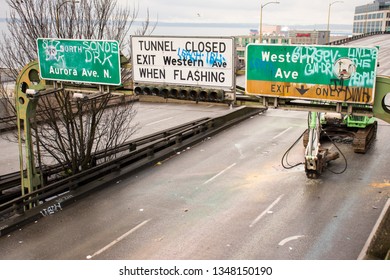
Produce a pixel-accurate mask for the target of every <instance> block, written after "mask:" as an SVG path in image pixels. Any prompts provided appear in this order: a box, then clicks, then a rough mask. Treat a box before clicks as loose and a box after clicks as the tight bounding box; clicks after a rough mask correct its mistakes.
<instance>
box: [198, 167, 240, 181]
mask: <svg viewBox="0 0 390 280" xmlns="http://www.w3.org/2000/svg"><path fill="white" fill-rule="evenodd" d="M236 164H237V163H233V164H232V165H230V166H228V167H226V168H225V169H224V170H222V171H221V172H219V173H218V174H217V175H215V176H213V177H211V178H210V179H208V180H207V181H206V182H204V183H203V185H206V184H208V183H210V182H211V181H213V180H215V179H216V178H218V177H219V176H221V175H222V174H223V173H225V172H226V171H228V170H229V169H230V168H232V167H234V166H235V165H236Z"/></svg>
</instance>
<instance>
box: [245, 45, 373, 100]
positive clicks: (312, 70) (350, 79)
mask: <svg viewBox="0 0 390 280" xmlns="http://www.w3.org/2000/svg"><path fill="white" fill-rule="evenodd" d="M246 55H247V57H246V63H247V69H246V90H247V94H253V95H265V96H267V95H268V96H275V97H287V98H299V99H310V100H320V101H332V102H333V101H335V102H340V101H341V102H347V103H348V102H350V103H363V104H372V103H373V102H374V87H375V79H376V66H377V58H378V48H376V47H369V48H366V47H347V46H317V45H315V46H309V45H299V46H292V45H263V44H250V45H248V46H247V52H246Z"/></svg>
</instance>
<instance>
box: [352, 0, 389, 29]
mask: <svg viewBox="0 0 390 280" xmlns="http://www.w3.org/2000/svg"><path fill="white" fill-rule="evenodd" d="M377 31H390V1H389V0H375V1H374V2H373V3H370V4H366V5H362V6H357V7H356V8H355V16H354V20H353V35H359V34H363V33H370V32H377Z"/></svg>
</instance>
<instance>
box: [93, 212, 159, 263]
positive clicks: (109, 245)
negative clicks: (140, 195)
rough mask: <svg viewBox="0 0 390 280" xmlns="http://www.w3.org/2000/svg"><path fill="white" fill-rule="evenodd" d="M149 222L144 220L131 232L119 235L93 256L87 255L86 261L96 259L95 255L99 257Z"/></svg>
mask: <svg viewBox="0 0 390 280" xmlns="http://www.w3.org/2000/svg"><path fill="white" fill-rule="evenodd" d="M150 221H151V219H149V220H146V221H143V222H142V223H140V224H139V225H138V226H136V227H134V228H132V229H131V230H129V231H128V232H126V233H125V234H123V235H121V236H120V237H118V238H117V239H115V240H114V241H112V242H111V243H110V244H107V245H106V246H104V247H103V248H102V249H100V250H99V251H96V252H95V253H94V254H92V255H88V256H87V259H92V258H94V257H96V256H97V255H100V254H101V253H103V252H104V251H106V250H108V249H109V248H111V247H112V246H114V245H115V244H117V243H118V242H120V241H121V240H123V239H124V238H126V237H127V236H128V235H130V234H132V233H133V232H135V231H136V230H138V229H140V228H141V227H143V226H144V225H146V224H147V223H149V222H150Z"/></svg>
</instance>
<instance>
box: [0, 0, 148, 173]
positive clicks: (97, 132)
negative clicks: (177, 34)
mask: <svg viewBox="0 0 390 280" xmlns="http://www.w3.org/2000/svg"><path fill="white" fill-rule="evenodd" d="M7 3H8V4H9V6H10V15H9V18H8V20H7V24H8V29H9V31H10V32H9V35H7V34H5V33H3V41H2V42H0V63H1V64H2V66H3V67H5V68H7V69H9V71H10V73H11V76H12V77H13V78H14V79H15V80H16V78H17V76H18V73H19V71H20V69H21V68H22V67H23V66H25V65H26V64H27V63H29V62H30V61H32V60H35V59H36V58H37V47H36V39H37V38H70V39H96V40H98V39H105V40H116V41H118V42H119V44H120V49H121V50H122V52H125V53H128V54H129V53H130V45H129V42H130V40H129V39H130V36H129V35H130V34H129V33H130V31H131V29H132V28H133V27H134V25H135V24H134V23H135V20H136V19H137V17H138V13H139V8H138V6H135V7H133V8H130V7H128V6H126V7H119V5H117V0H80V1H78V2H77V3H76V1H74V0H7ZM149 20H150V19H149V11H147V20H146V21H147V22H144V23H143V24H142V25H141V26H140V27H138V28H136V30H134V33H136V34H145V33H150V32H152V31H153V28H154V27H155V26H154V27H153V26H151V24H150V22H149ZM129 71H130V70H128V69H122V77H123V78H122V82H123V83H125V82H126V79H127V78H129V77H130V76H131V73H129ZM124 78H125V80H124ZM72 97H73V92H71V91H67V90H65V91H63V92H62V93H61V94H56V95H55V96H47V97H46V96H45V97H42V98H41V99H40V101H39V104H38V108H39V109H38V110H39V112H40V113H39V114H37V117H38V118H39V119H41V120H42V119H43V120H45V122H42V123H40V124H39V125H38V126H37V128H36V132H37V134H36V137H37V138H36V143H39V145H40V148H39V149H37V150H40V151H41V152H42V156H43V158H44V159H45V158H46V161H45V160H44V164H47V163H51V162H52V161H53V160H54V162H56V163H58V164H60V165H62V166H63V168H64V170H67V171H68V172H69V173H70V174H75V173H77V172H80V171H82V170H85V169H87V168H89V167H90V166H91V165H93V164H94V162H93V158H94V157H93V155H94V153H96V151H102V150H108V149H113V148H115V147H116V146H118V145H120V144H122V143H123V142H124V141H126V140H128V138H129V137H130V136H131V134H132V133H134V131H135V130H136V125H134V124H133V123H132V122H131V121H132V119H133V117H134V115H135V110H134V109H133V106H132V104H133V103H132V102H125V103H126V105H124V106H119V104H116V105H113V103H115V101H113V96H112V95H110V94H106V95H101V96H99V97H98V98H88V99H86V100H84V99H83V100H76V101H75V100H74V99H73V98H72ZM53 101H54V102H53ZM121 103H123V102H121ZM53 104H54V105H53ZM109 104H110V105H111V106H108V105H109ZM108 108H109V109H108ZM48 156H49V157H50V160H49V161H48V160H47V157H48ZM39 158H42V157H40V156H39Z"/></svg>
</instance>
